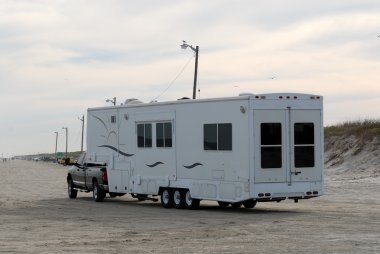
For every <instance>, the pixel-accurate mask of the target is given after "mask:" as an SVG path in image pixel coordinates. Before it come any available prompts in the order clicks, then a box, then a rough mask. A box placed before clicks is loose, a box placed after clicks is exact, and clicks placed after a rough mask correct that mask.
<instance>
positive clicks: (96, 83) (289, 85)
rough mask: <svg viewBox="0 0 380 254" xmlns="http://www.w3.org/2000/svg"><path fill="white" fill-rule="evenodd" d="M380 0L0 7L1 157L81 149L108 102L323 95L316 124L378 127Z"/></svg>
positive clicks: (27, 1)
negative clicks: (87, 119)
mask: <svg viewBox="0 0 380 254" xmlns="http://www.w3.org/2000/svg"><path fill="white" fill-rule="evenodd" d="M378 35H380V1H369V0H355V1H350V0H344V1H342V0H328V1H327V0H326V1H323V0H321V1H311V0H310V1H308V0H299V1H289V0H286V1H271V0H269V1H268V0H267V1H258V0H257V1H256V0H251V1H249V0H246V1H236V0H235V1H221V0H220V1H216V0H207V1H195V0H192V1H144V0H135V1H123V0H107V1H100V0H99V1H97V0H88V1H86V0H71V1H70V0H67V1H63V0H61V1H59V0H57V1H54V0H45V1H44V0H41V1H37V0H36V1H33V0H0V55H1V57H0V89H1V91H0V117H1V122H0V123H1V124H0V156H1V154H3V155H4V156H11V155H17V154H31V153H42V152H54V147H55V134H54V132H55V131H58V132H59V140H58V150H59V151H64V130H62V127H63V126H65V127H68V128H69V148H68V149H69V151H78V150H80V138H81V121H79V120H78V117H81V116H82V115H83V114H85V113H86V110H87V108H89V107H95V106H104V105H106V102H105V100H106V99H107V98H112V97H114V96H116V97H117V101H118V103H120V102H124V100H125V99H127V98H138V99H140V100H142V101H145V102H149V101H151V100H153V99H155V98H156V97H157V96H159V95H160V94H162V92H163V91H164V90H165V89H166V88H167V87H168V86H169V85H170V84H171V82H172V81H173V80H174V79H175V78H176V77H177V75H178V74H179V73H180V72H181V70H182V69H183V68H184V66H186V64H187V67H186V68H185V70H184V71H183V73H182V74H181V75H180V76H179V77H178V78H177V79H176V81H175V82H174V83H173V84H172V86H171V87H170V88H169V89H168V90H167V92H165V93H164V94H162V95H161V96H160V97H159V98H158V100H159V101H165V100H175V99H177V98H180V97H184V96H187V97H191V95H192V83H193V73H194V57H193V52H192V51H191V50H190V49H187V50H181V48H180V47H179V45H180V44H181V43H182V40H187V41H188V43H189V44H192V45H193V46H195V45H199V47H200V55H199V77H198V79H199V88H200V90H201V92H200V96H201V98H207V97H222V96H235V95H238V94H239V93H241V92H250V93H271V92H298V93H312V94H319V95H323V96H324V102H325V105H324V106H325V110H324V114H325V119H324V121H325V125H330V124H334V123H337V122H342V121H346V120H357V119H365V118H377V119H379V118H380V37H378ZM272 77H275V78H272Z"/></svg>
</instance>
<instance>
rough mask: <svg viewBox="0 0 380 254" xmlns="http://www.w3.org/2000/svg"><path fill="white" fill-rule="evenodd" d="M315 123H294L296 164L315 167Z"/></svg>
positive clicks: (299, 166)
mask: <svg viewBox="0 0 380 254" xmlns="http://www.w3.org/2000/svg"><path fill="white" fill-rule="evenodd" d="M314 161H315V159H314V124H313V123H295V124H294V166H295V167H296V168H305V167H314Z"/></svg>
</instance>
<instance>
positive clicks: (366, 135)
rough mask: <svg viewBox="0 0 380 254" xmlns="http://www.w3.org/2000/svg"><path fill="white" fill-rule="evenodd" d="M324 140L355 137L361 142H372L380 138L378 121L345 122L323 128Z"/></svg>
mask: <svg viewBox="0 0 380 254" xmlns="http://www.w3.org/2000/svg"><path fill="white" fill-rule="evenodd" d="M324 130H325V139H329V138H330V137H333V136H342V137H347V136H352V135H353V136H355V137H356V138H358V139H359V140H361V141H368V140H372V139H373V138H374V137H376V136H380V119H365V120H356V121H346V122H343V123H339V124H336V125H332V126H327V127H325V129H324Z"/></svg>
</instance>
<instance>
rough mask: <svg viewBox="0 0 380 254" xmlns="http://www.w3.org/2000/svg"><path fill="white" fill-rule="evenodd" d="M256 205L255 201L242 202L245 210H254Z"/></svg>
mask: <svg viewBox="0 0 380 254" xmlns="http://www.w3.org/2000/svg"><path fill="white" fill-rule="evenodd" d="M256 204H257V200H253V199H249V200H246V201H244V202H243V206H244V207H245V208H254V207H255V206H256Z"/></svg>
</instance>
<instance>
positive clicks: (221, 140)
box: [218, 123, 232, 150]
mask: <svg viewBox="0 0 380 254" xmlns="http://www.w3.org/2000/svg"><path fill="white" fill-rule="evenodd" d="M218 150H232V124H230V123H222V124H218Z"/></svg>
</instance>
